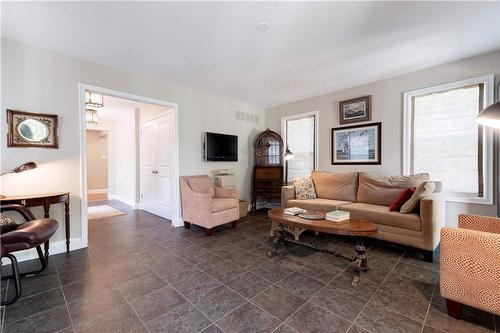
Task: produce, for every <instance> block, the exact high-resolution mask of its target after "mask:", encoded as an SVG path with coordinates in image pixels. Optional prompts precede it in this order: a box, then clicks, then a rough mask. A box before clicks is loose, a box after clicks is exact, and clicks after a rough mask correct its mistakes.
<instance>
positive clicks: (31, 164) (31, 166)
mask: <svg viewBox="0 0 500 333" xmlns="http://www.w3.org/2000/svg"><path fill="white" fill-rule="evenodd" d="M37 167H38V165H36V163H35V162H27V163H24V164H21V165H20V166H18V167H15V168H14V169H12V170H9V171H7V172H4V173H2V174H1V175H0V176H3V175H6V174H8V173H19V172H24V171H28V170H32V169H35V168H37ZM0 198H5V195H1V194H0Z"/></svg>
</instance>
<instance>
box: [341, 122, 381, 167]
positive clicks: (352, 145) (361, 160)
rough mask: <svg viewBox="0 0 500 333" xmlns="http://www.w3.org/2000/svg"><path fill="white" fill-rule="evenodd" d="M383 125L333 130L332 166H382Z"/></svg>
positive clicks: (346, 127) (376, 124) (372, 124)
mask: <svg viewBox="0 0 500 333" xmlns="http://www.w3.org/2000/svg"><path fill="white" fill-rule="evenodd" d="M381 150H382V123H380V122H378V123H371V124H365V125H355V126H345V127H336V128H332V164H347V165H348V164H381V163H382V159H381V156H382V151H381Z"/></svg>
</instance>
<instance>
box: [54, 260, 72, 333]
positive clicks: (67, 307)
mask: <svg viewBox="0 0 500 333" xmlns="http://www.w3.org/2000/svg"><path fill="white" fill-rule="evenodd" d="M55 267H56V274H57V279H58V280H59V284H60V285H61V292H62V295H63V298H64V304H65V305H66V311H68V317H69V322H70V323H71V328H72V329H73V332H75V325H74V324H73V318H72V317H71V313H70V312H69V305H68V300H67V299H66V294H65V293H64V288H63V285H62V281H61V277H60V276H59V271H58V269H57V265H55Z"/></svg>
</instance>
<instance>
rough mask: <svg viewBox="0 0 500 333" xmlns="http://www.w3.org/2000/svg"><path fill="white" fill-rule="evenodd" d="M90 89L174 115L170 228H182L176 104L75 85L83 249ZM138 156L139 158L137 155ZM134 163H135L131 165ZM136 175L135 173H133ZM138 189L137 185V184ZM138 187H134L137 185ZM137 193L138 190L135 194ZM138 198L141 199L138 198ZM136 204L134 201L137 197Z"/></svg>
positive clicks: (86, 201)
mask: <svg viewBox="0 0 500 333" xmlns="http://www.w3.org/2000/svg"><path fill="white" fill-rule="evenodd" d="M86 90H90V91H93V92H96V93H99V94H103V95H107V96H113V97H118V98H123V99H128V100H133V101H137V102H142V103H148V104H154V105H159V106H165V107H168V108H171V109H172V116H173V141H174V142H172V144H173V156H172V157H173V162H172V166H173V169H174V170H173V175H172V179H173V180H174V192H173V193H172V225H173V226H174V227H178V226H181V225H182V224H183V223H182V220H181V204H180V188H179V182H178V181H176V180H178V179H179V106H178V104H176V103H172V102H167V101H163V100H159V99H154V98H150V97H146V96H140V95H135V94H131V93H127V92H123V91H118V90H114V89H109V88H104V87H99V86H95V85H91V84H86V83H78V91H79V112H80V197H81V203H82V205H81V216H80V218H81V224H80V228H81V234H82V236H81V238H82V244H81V246H82V247H87V246H88V219H87V218H88V217H87V208H88V200H87V135H86V129H87V126H86V122H85V120H86V119H85V91H86ZM139 156H140V155H139ZM135 163H136V161H134V164H135ZM136 174H137V170H136ZM139 186H140V185H139ZM136 187H137V184H136ZM136 192H137V191H136ZM139 199H140V198H139ZM136 201H137V198H136Z"/></svg>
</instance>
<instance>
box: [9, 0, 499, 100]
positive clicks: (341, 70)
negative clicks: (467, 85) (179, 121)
mask: <svg viewBox="0 0 500 333" xmlns="http://www.w3.org/2000/svg"><path fill="white" fill-rule="evenodd" d="M1 7H2V8H1V18H2V25H1V28H2V36H4V37H7V38H11V39H14V40H18V41H22V42H25V43H28V44H32V45H36V46H40V47H44V48H48V49H51V50H55V51H58V52H61V53H65V54H68V55H72V56H76V57H79V58H83V59H87V60H90V61H93V62H96V63H100V64H105V65H108V66H112V67H115V68H119V69H123V70H127V71H131V72H137V73H141V74H145V75H148V76H152V77H158V78H162V79H166V80H169V81H172V82H175V83H178V84H182V85H186V86H190V87H193V88H196V89H199V90H202V91H206V92H211V93H213V94H216V95H219V96H224V97H227V98H231V99H235V100H239V101H244V102H247V103H250V104H254V105H259V106H263V107H270V106H274V105H279V104H283V103H287V102H292V101H295V100H299V99H303V98H307V97H312V96H316V95H320V94H324V93H328V92H331V91H335V90H340V89H344V88H348V87H352V86H356V85H359V84H363V83H368V82H372V81H376V80H380V79H384V78H388V77H392V76H395V75H398V74H403V73H406V72H411V71H414V70H418V69H422V68H427V67H431V66H434V65H438V64H441V63H446V62H450V61H454V60H458V59H462V58H466V57H470V56H474V55H477V54H481V53H486V52H490V51H494V50H497V49H500V2H418V3H417V2H5V1H2V4H1ZM259 22H268V23H269V24H270V28H269V30H268V31H266V32H260V31H257V29H256V25H257V24H258V23H259Z"/></svg>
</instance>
